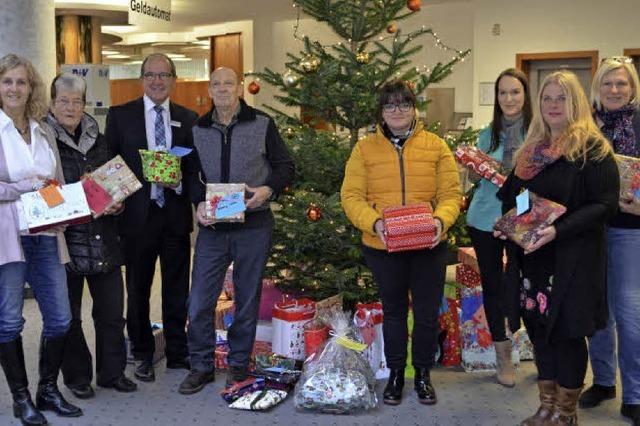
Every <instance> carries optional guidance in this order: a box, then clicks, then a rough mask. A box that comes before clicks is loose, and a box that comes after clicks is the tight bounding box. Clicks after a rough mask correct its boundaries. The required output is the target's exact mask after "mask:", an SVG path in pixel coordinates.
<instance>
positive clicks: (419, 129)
mask: <svg viewBox="0 0 640 426" xmlns="http://www.w3.org/2000/svg"><path fill="white" fill-rule="evenodd" d="M415 105H416V97H415V95H414V93H413V91H412V90H411V88H410V87H409V86H408V85H407V84H406V83H405V82H402V81H391V82H389V83H386V84H385V85H384V86H382V88H381V89H380V93H379V105H378V126H377V129H376V132H375V133H374V134H371V135H369V136H367V137H365V138H364V139H362V140H360V141H358V143H357V144H356V146H355V147H354V148H353V151H352V153H351V157H350V158H349V161H348V162H347V165H346V170H345V177H344V182H343V184H342V192H341V195H342V206H343V208H344V210H345V213H346V214H347V217H348V218H349V220H350V221H351V222H352V223H353V224H354V225H355V226H356V227H357V228H359V229H360V230H361V231H362V243H363V247H362V252H363V255H364V258H365V260H366V262H367V265H368V266H369V268H371V271H372V272H373V276H374V278H375V280H376V282H377V285H378V289H379V292H380V297H381V299H382V306H383V313H384V322H383V334H384V351H385V356H386V359H387V364H388V366H389V368H390V369H391V375H390V377H389V382H388V383H387V386H386V387H385V389H384V395H383V400H384V402H385V403H386V404H391V405H397V404H400V402H401V399H402V389H403V386H404V370H405V366H406V362H407V340H408V330H407V312H408V308H409V294H411V301H412V305H413V315H414V327H413V336H412V355H413V367H414V369H415V379H414V385H415V390H416V392H417V394H418V400H419V402H420V403H423V404H435V403H436V392H435V390H434V388H433V385H432V383H431V378H430V374H429V370H430V369H431V367H432V366H433V363H434V356H435V350H436V346H437V333H438V325H437V322H438V308H439V306H440V302H441V300H442V295H443V290H444V280H445V270H446V258H447V242H446V238H442V236H443V235H444V232H446V230H447V229H448V228H449V227H451V226H452V225H453V223H454V222H455V220H456V218H457V217H458V214H459V209H460V199H461V192H460V178H459V174H458V168H457V166H456V163H455V161H454V159H453V155H452V154H451V151H450V150H449V147H448V146H447V145H446V143H445V142H444V141H443V140H442V139H441V138H439V137H438V136H436V135H434V134H433V133H429V132H428V131H426V130H425V129H424V128H423V125H422V122H420V121H419V120H418V119H417V117H416V111H415ZM416 203H430V204H431V205H432V206H433V207H434V209H433V210H434V211H433V216H434V218H435V222H436V224H437V226H438V236H437V240H436V241H438V242H439V243H438V244H437V245H436V246H435V247H433V248H431V249H421V250H413V251H403V252H395V253H389V252H387V251H386V250H385V249H386V243H385V235H384V231H383V228H384V227H383V223H382V219H381V218H382V211H383V210H384V209H385V208H387V207H395V206H402V205H409V204H416Z"/></svg>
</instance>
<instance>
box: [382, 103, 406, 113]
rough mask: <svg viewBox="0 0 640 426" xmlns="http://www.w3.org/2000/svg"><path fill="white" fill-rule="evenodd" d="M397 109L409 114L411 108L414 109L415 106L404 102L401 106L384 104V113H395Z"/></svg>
mask: <svg viewBox="0 0 640 426" xmlns="http://www.w3.org/2000/svg"><path fill="white" fill-rule="evenodd" d="M396 108H398V109H399V110H400V112H409V110H411V108H413V105H411V104H410V103H409V102H402V103H400V104H384V105H382V110H383V111H384V112H394V111H395V110H396Z"/></svg>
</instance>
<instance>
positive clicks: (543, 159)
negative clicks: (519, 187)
mask: <svg viewBox="0 0 640 426" xmlns="http://www.w3.org/2000/svg"><path fill="white" fill-rule="evenodd" d="M561 147H562V143H561V141H560V140H559V139H556V140H554V141H552V140H550V139H546V140H542V141H539V142H537V143H532V144H529V145H528V146H525V147H524V148H523V149H522V151H521V152H520V155H519V156H518V160H517V162H516V176H518V177H519V178H520V179H522V180H531V179H533V178H534V177H535V176H536V175H537V174H538V173H540V172H541V171H542V170H543V169H544V168H545V167H547V166H548V165H549V164H551V163H553V162H555V161H556V160H557V159H558V158H560V157H561V156H562V148H561Z"/></svg>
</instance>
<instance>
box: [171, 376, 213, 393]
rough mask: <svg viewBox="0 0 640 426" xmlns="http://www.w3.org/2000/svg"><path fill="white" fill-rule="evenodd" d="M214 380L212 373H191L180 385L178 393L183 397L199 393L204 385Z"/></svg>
mask: <svg viewBox="0 0 640 426" xmlns="http://www.w3.org/2000/svg"><path fill="white" fill-rule="evenodd" d="M214 380H215V373H214V372H213V371H207V372H202V371H191V372H190V373H189V375H187V377H185V379H184V380H183V381H182V383H180V388H178V392H180V393H181V394H183V395H191V394H194V393H197V392H200V391H201V390H202V388H204V385H206V384H207V383H211V382H213V381H214Z"/></svg>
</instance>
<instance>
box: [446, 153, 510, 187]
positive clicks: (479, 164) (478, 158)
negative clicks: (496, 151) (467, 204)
mask: <svg viewBox="0 0 640 426" xmlns="http://www.w3.org/2000/svg"><path fill="white" fill-rule="evenodd" d="M453 155H454V157H455V158H456V160H457V161H458V163H460V164H462V165H463V166H465V167H467V168H468V169H470V170H471V171H473V172H474V173H477V174H478V175H480V177H482V178H484V179H487V180H488V181H490V182H491V183H493V184H494V185H496V186H498V187H501V186H502V185H503V184H504V181H505V177H504V176H503V175H501V174H500V169H501V165H500V163H498V162H497V161H496V160H494V159H493V158H491V157H490V156H489V155H487V154H486V153H485V152H483V151H481V150H480V149H479V148H477V147H475V146H469V145H460V146H458V147H457V148H456V150H455V151H454V153H453Z"/></svg>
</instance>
